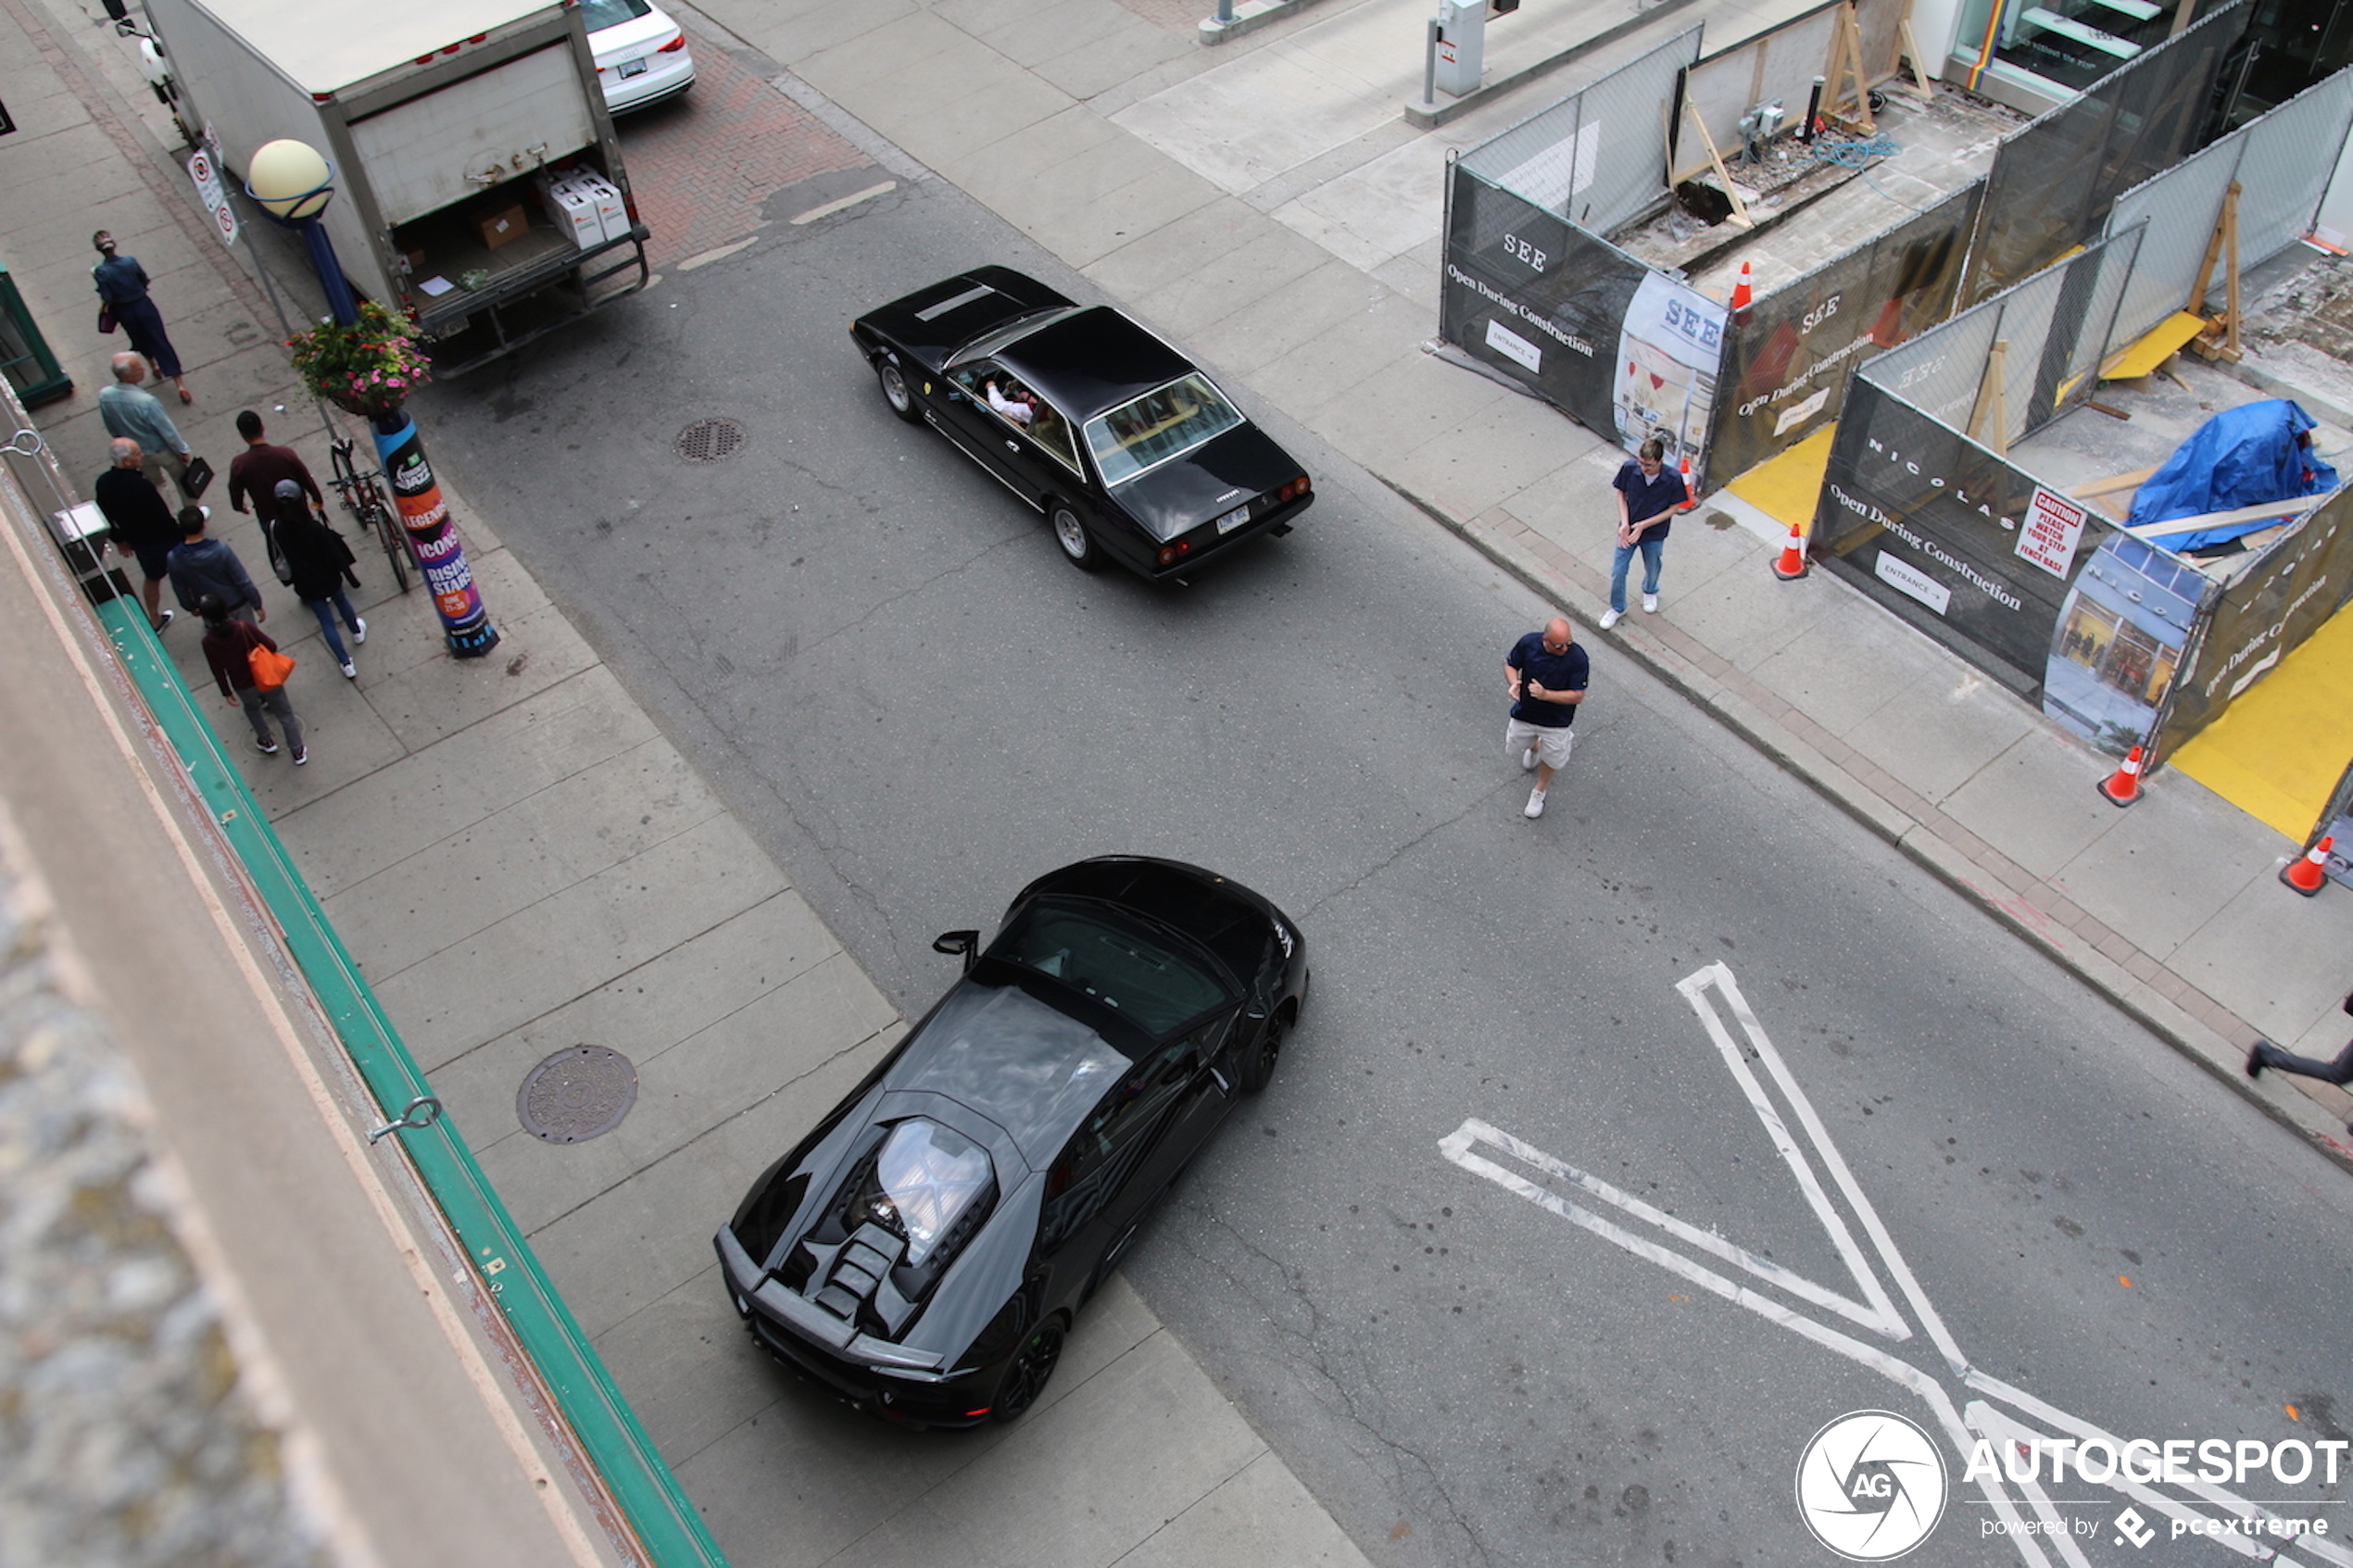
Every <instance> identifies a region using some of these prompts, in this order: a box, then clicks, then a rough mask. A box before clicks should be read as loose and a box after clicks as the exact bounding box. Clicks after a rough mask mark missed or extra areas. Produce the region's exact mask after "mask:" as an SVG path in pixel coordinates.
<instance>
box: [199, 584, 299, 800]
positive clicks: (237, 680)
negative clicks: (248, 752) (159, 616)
mask: <svg viewBox="0 0 2353 1568" xmlns="http://www.w3.org/2000/svg"><path fill="white" fill-rule="evenodd" d="M196 613H197V614H198V615H201V616H203V617H204V661H205V662H206V663H207V664H208V665H210V666H211V667H212V678H213V680H214V681H216V682H218V683H219V684H220V695H221V696H225V697H229V698H232V699H233V700H234V701H236V702H238V703H239V704H241V705H243V707H244V708H245V720H246V721H247V722H248V723H250V724H252V725H253V744H254V745H255V746H258V747H259V748H260V749H261V754H262V755H263V756H264V757H274V756H276V755H277V754H278V738H277V736H275V735H273V734H271V733H270V721H269V719H268V718H267V717H265V716H264V715H265V713H268V714H275V715H276V716H277V720H278V725H279V728H281V729H283V730H284V731H285V732H286V749H287V750H289V751H291V752H292V753H294V763H295V766H296V767H297V768H299V767H301V766H302V765H303V764H304V763H305V762H308V761H309V760H310V753H309V751H308V750H307V749H306V748H305V747H304V746H303V744H302V721H301V720H299V719H297V718H296V717H295V710H294V704H293V703H291V702H289V701H288V700H286V688H285V687H284V685H283V684H280V685H275V686H265V685H263V684H261V683H260V682H258V681H257V680H255V679H254V672H253V650H254V649H256V648H268V649H269V650H270V651H271V653H276V652H277V651H278V645H277V644H276V643H275V642H273V641H271V637H270V633H267V632H265V631H263V630H262V629H261V628H260V627H258V626H256V625H255V624H254V623H253V622H252V621H238V620H235V619H233V618H232V617H231V616H230V614H229V607H228V606H227V605H225V604H223V603H221V602H220V595H218V594H206V595H204V596H201V597H199V598H198V599H197V600H196Z"/></svg>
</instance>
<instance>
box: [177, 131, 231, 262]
mask: <svg viewBox="0 0 2353 1568" xmlns="http://www.w3.org/2000/svg"><path fill="white" fill-rule="evenodd" d="M188 178H189V179H191V180H194V181H195V182H196V195H197V198H198V199H199V200H201V201H202V202H203V203H204V205H205V210H206V211H208V212H209V213H211V214H212V226H213V228H214V229H215V230H217V231H218V232H220V243H221V244H222V245H235V244H236V243H237V211H236V208H234V207H231V206H230V205H229V193H228V191H227V190H226V189H225V188H223V187H222V185H221V183H220V169H219V168H218V167H217V166H215V164H214V163H213V161H212V154H211V153H209V152H208V151H206V150H205V149H204V148H202V147H199V148H197V149H196V150H195V152H194V153H193V154H191V155H190V156H189V158H188Z"/></svg>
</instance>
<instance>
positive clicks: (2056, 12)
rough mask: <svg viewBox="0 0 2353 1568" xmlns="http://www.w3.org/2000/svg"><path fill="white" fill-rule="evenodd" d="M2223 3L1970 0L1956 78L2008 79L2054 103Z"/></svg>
mask: <svg viewBox="0 0 2353 1568" xmlns="http://www.w3.org/2000/svg"><path fill="white" fill-rule="evenodd" d="M2220 3H2221V0H1969V4H1967V5H1965V6H1962V7H1961V21H1960V31H1959V35H1958V36H1957V38H1956V39H1955V41H1954V44H1953V53H1954V55H1955V56H1956V59H1955V63H1956V64H1960V63H1963V62H1967V63H1968V64H1969V70H1968V72H1967V74H1965V75H1963V76H1960V77H1958V78H1957V79H1956V80H1957V81H1958V82H1959V83H1960V85H1962V86H1964V87H1966V88H1968V89H1969V90H1970V91H1971V92H1987V91H1989V89H1991V88H1994V87H1997V86H2008V87H2010V88H2012V89H2013V90H2023V91H2024V92H2025V93H2027V94H2031V95H2032V96H2036V97H2042V98H2046V99H2048V100H2049V101H2050V102H2052V103H2057V102H2060V101H2063V100H2065V99H2067V98H2070V97H2072V96H2073V95H2074V94H2077V93H2080V92H2082V90H2083V89H2084V88H2086V87H2089V86H2090V85H2091V84H2092V83H2093V82H2097V81H2098V80H2099V79H2100V78H2101V77H2103V76H2106V75H2107V74H2108V72H2110V71H2112V70H2114V69H2116V68H2117V67H2119V66H2121V65H2126V64H2129V63H2130V62H2131V61H2133V59H2135V58H2137V57H2138V56H2140V55H2141V53H2142V52H2143V51H2144V50H2146V49H2149V48H2152V47H2154V46H2155V45H2157V44H2162V43H2164V42H2165V40H2167V39H2168V38H2171V36H2172V35H2173V34H2174V33H2175V32H2176V31H2179V30H2180V29H2181V28H2183V27H2186V26H2187V25H2189V23H2191V22H2193V21H2196V19H2198V18H2200V17H2203V16H2205V15H2206V14H2207V13H2208V11H2211V10H2213V9H2214V8H2215V6H2217V5H2218V4H2220ZM1989 77H1990V78H1992V79H1994V80H1993V82H1988V81H1987V79H1988V78H1989ZM1998 95H2000V96H2005V97H2007V96H2009V95H2010V94H1998Z"/></svg>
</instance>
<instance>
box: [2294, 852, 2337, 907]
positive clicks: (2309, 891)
mask: <svg viewBox="0 0 2353 1568" xmlns="http://www.w3.org/2000/svg"><path fill="white" fill-rule="evenodd" d="M2335 847H2336V840H2335V839H2334V837H2330V838H2324V839H2322V840H2321V842H2319V843H2318V844H2315V845H2314V846H2312V847H2311V848H2309V849H2307V850H2306V851H2305V852H2304V853H2303V854H2301V855H2298V856H2297V857H2296V859H2293V860H2290V861H2289V862H2288V863H2287V864H2286V865H2284V866H2282V867H2281V868H2280V880H2281V881H2282V882H2284V883H2286V884H2288V885H2289V886H2290V887H2293V888H2295V889H2296V891H2297V892H2298V893H2301V894H2303V895H2304V897H2307V898H2309V897H2312V895H2314V894H2315V893H2318V892H2319V891H2320V890H2321V884H2322V883H2324V882H2326V881H2328V879H2329V873H2328V863H2329V851H2330V850H2332V849H2334V848H2335Z"/></svg>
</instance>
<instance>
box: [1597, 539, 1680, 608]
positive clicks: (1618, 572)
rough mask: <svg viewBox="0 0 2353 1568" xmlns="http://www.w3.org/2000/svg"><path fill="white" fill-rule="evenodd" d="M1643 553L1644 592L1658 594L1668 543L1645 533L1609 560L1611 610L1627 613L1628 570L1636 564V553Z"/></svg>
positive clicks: (1618, 548) (1620, 549) (1622, 547)
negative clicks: (1662, 563)
mask: <svg viewBox="0 0 2353 1568" xmlns="http://www.w3.org/2000/svg"><path fill="white" fill-rule="evenodd" d="M1636 550H1640V551H1642V592H1643V593H1645V594H1655V593H1657V592H1658V563H1659V558H1660V557H1661V556H1663V555H1665V554H1666V553H1667V541H1666V540H1664V539H1662V538H1660V537H1659V536H1658V535H1657V534H1655V533H1645V534H1643V535H1642V537H1641V538H1640V539H1637V540H1635V541H1634V542H1633V543H1632V544H1630V545H1620V546H1617V554H1615V555H1613V556H1611V557H1610V559H1609V608H1612V609H1614V610H1616V611H1617V613H1618V614H1620V615H1623V614H1625V613H1626V569H1627V568H1628V567H1629V566H1631V565H1632V564H1633V562H1634V552H1635V551H1636Z"/></svg>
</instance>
